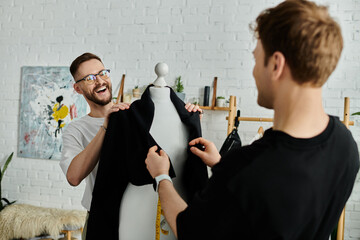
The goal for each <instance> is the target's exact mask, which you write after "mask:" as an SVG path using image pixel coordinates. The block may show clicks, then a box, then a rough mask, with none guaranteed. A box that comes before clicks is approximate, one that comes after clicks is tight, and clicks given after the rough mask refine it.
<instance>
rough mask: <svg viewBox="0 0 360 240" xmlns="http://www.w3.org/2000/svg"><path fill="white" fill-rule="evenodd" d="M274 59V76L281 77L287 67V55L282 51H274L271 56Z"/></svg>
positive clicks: (275, 77)
mask: <svg viewBox="0 0 360 240" xmlns="http://www.w3.org/2000/svg"><path fill="white" fill-rule="evenodd" d="M271 61H272V73H271V75H272V77H273V78H274V79H279V78H280V77H281V75H282V74H283V73H284V69H285V56H284V55H283V54H282V53H281V52H274V54H273V55H272V56H271Z"/></svg>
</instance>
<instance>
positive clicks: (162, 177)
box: [155, 174, 172, 192]
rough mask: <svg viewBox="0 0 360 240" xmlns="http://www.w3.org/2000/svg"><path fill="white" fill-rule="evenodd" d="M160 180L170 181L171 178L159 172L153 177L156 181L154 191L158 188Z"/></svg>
mask: <svg viewBox="0 0 360 240" xmlns="http://www.w3.org/2000/svg"><path fill="white" fill-rule="evenodd" d="M162 180H168V181H170V182H171V183H172V180H171V178H170V176H169V175H167V174H161V175H159V176H157V177H155V182H156V189H155V191H156V192H157V191H158V190H159V183H160V182H161V181H162Z"/></svg>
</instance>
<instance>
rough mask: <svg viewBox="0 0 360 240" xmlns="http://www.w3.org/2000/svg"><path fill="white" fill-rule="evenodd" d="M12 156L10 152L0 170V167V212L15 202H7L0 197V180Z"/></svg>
mask: <svg viewBox="0 0 360 240" xmlns="http://www.w3.org/2000/svg"><path fill="white" fill-rule="evenodd" d="M13 155H14V153H13V152H12V153H11V154H10V156H9V157H8V159H7V160H6V161H5V164H4V167H3V169H1V167H0V211H1V210H3V209H4V208H5V207H6V206H8V205H10V204H13V203H14V202H15V201H13V202H10V201H9V200H7V199H6V198H3V197H2V196H1V180H2V178H3V176H4V174H5V171H6V169H7V167H8V165H9V163H10V162H11V159H12V157H13ZM3 202H5V203H4V204H3Z"/></svg>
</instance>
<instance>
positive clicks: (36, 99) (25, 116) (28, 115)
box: [18, 67, 87, 160]
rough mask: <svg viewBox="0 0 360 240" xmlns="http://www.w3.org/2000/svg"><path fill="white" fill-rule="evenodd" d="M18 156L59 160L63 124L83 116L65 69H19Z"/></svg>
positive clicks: (81, 100) (79, 98) (83, 106)
mask: <svg viewBox="0 0 360 240" xmlns="http://www.w3.org/2000/svg"><path fill="white" fill-rule="evenodd" d="M21 81H22V88H21V105H20V128H19V129H20V132H19V148H18V149H19V150H18V156H19V157H27V158H40V159H52V160H60V158H61V148H62V133H63V131H64V128H65V127H66V125H67V124H68V123H69V122H70V121H72V120H73V119H75V118H77V117H82V116H84V115H85V114H86V109H87V103H86V101H85V100H84V98H83V97H82V95H80V94H78V93H76V92H75V90H74V89H73V83H74V81H73V79H72V76H71V74H70V71H69V68H68V67H22V68H21Z"/></svg>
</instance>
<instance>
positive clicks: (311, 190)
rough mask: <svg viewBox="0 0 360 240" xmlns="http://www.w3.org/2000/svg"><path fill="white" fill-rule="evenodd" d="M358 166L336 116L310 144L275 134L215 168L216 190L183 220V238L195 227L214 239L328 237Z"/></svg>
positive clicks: (197, 200) (211, 184)
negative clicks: (234, 237) (233, 237)
mask: <svg viewBox="0 0 360 240" xmlns="http://www.w3.org/2000/svg"><path fill="white" fill-rule="evenodd" d="M358 161H359V156H358V150H357V146H356V143H355V142H354V140H353V138H352V136H351V134H350V132H349V131H348V130H347V129H346V128H345V126H344V125H343V124H342V123H341V122H340V121H339V120H338V119H336V118H334V117H330V122H329V124H328V126H327V128H326V129H325V131H324V132H322V133H321V134H320V135H318V136H316V137H314V138H310V139H299V138H293V137H291V136H289V135H287V134H286V133H284V132H281V131H273V130H268V131H266V133H265V135H264V137H263V138H262V139H260V140H258V141H256V142H255V143H254V144H252V145H250V146H246V147H243V148H240V149H236V150H234V151H232V152H230V153H229V154H228V155H226V156H225V157H224V158H223V159H222V160H221V162H220V163H219V164H218V165H216V166H215V167H214V168H213V177H212V179H210V182H209V185H208V187H207V188H206V189H204V191H202V192H201V194H199V195H198V196H197V197H196V198H195V199H194V201H193V202H192V204H190V205H189V208H188V209H187V210H185V211H184V212H183V213H180V214H179V216H178V219H177V226H178V233H179V239H193V237H194V236H195V235H196V233H194V232H191V230H190V229H189V228H190V227H191V226H192V228H193V229H198V231H196V232H198V234H199V236H204V233H205V235H207V234H209V238H210V239H219V238H220V237H221V238H223V239H226V237H230V236H239V239H307V240H310V239H316V240H318V239H328V237H329V234H330V232H331V231H332V230H333V228H334V227H335V225H336V222H337V220H338V219H339V217H340V214H341V211H342V209H343V207H344V205H345V203H346V201H347V199H348V198H349V196H350V193H351V190H352V187H353V184H354V180H355V177H356V173H357V171H358V168H359V162H358ZM215 193H216V194H215ZM204 199H207V200H206V202H204ZM209 199H210V200H209ZM192 206H193V207H192ZM194 209H196V211H195V210H194ZM204 215H208V217H204ZM225 216H226V217H225ZM199 219H202V220H201V221H200V220H199ZM204 219H206V220H205V221H204ZM195 223H196V224H195ZM189 230H190V231H189ZM182 233H183V234H182ZM201 233H202V234H201ZM194 234H195V235H194Z"/></svg>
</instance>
